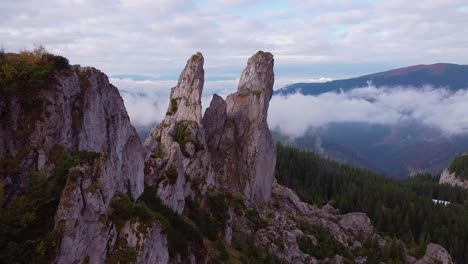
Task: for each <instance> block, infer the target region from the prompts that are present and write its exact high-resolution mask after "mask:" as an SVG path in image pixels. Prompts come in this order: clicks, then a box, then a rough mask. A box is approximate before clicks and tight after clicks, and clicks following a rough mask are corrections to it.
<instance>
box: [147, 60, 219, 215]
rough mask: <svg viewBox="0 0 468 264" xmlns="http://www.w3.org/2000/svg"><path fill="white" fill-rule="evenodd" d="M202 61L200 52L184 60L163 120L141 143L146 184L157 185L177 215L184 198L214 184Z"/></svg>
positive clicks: (164, 200)
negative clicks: (203, 119)
mask: <svg viewBox="0 0 468 264" xmlns="http://www.w3.org/2000/svg"><path fill="white" fill-rule="evenodd" d="M203 62H204V59H203V56H202V54H201V53H197V54H195V55H193V56H192V57H191V58H190V59H189V60H188V61H187V65H186V66H185V68H184V70H183V71H182V73H181V75H180V78H179V82H178V84H177V86H176V87H174V88H172V90H171V95H170V102H171V103H170V105H169V108H168V113H167V115H166V117H165V119H164V120H163V121H162V123H160V124H158V125H157V126H156V127H155V128H154V129H153V130H152V131H151V133H150V136H149V137H148V138H147V139H146V141H145V143H144V146H145V152H146V153H145V178H146V183H147V184H149V185H155V184H156V185H157V186H158V188H157V190H158V195H159V196H160V198H161V200H162V201H163V202H164V203H165V204H166V205H168V206H169V207H171V208H172V209H174V210H175V211H177V212H178V213H182V211H183V210H184V207H185V198H187V197H192V198H194V197H195V196H197V195H198V196H200V195H202V194H204V193H205V192H206V189H207V188H208V186H211V185H213V183H214V176H213V173H212V170H211V163H210V155H209V153H208V151H207V146H206V141H205V132H204V130H203V127H202V124H201V93H202V91H203V83H204V81H203V80H204V75H203V74H204V70H203ZM194 182H195V184H192V183H194ZM193 187H195V188H193Z"/></svg>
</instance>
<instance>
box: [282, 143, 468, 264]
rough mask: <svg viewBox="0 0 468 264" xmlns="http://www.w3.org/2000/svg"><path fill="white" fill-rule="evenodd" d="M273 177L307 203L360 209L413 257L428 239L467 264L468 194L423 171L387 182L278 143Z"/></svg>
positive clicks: (423, 247)
mask: <svg viewBox="0 0 468 264" xmlns="http://www.w3.org/2000/svg"><path fill="white" fill-rule="evenodd" d="M276 178H277V180H278V182H279V183H280V184H282V185H286V186H288V187H290V188H292V189H293V190H295V191H296V192H297V193H298V194H299V195H300V196H301V198H302V199H304V200H305V201H307V202H310V203H314V204H319V205H323V204H326V203H327V202H330V203H332V204H333V206H335V207H336V208H338V209H340V210H342V211H343V212H344V213H346V212H356V211H359V212H363V213H366V214H367V215H368V216H369V217H370V218H371V220H372V222H373V224H374V226H375V227H376V228H377V229H378V231H379V232H380V233H381V234H382V235H383V236H384V237H389V238H394V237H397V238H399V239H401V240H403V241H404V242H405V244H406V246H407V248H408V250H409V251H410V253H411V254H413V255H416V256H421V255H422V254H423V253H424V249H425V247H426V245H427V244H428V243H430V242H433V243H438V244H440V245H442V246H443V247H445V248H446V249H447V250H448V251H449V252H450V254H451V255H452V257H453V259H454V260H455V261H456V262H457V263H468V210H467V209H468V195H467V193H466V192H465V191H463V190H462V189H461V188H455V187H449V186H445V185H439V184H438V183H437V182H438V179H437V178H436V177H433V176H431V175H428V174H424V175H416V176H414V177H412V178H411V179H408V180H404V181H397V180H392V179H388V178H385V177H383V176H381V175H378V174H376V173H373V172H371V171H368V170H364V169H358V168H353V167H352V166H349V165H346V164H341V163H338V162H335V161H332V160H328V159H325V158H323V157H320V156H319V155H316V154H314V153H311V152H307V151H302V150H298V149H295V148H291V147H286V146H282V145H280V144H278V145H277V163H276ZM432 199H439V200H445V201H450V204H449V205H448V206H444V205H441V204H435V203H434V202H433V201H432Z"/></svg>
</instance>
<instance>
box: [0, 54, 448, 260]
mask: <svg viewBox="0 0 468 264" xmlns="http://www.w3.org/2000/svg"><path fill="white" fill-rule="evenodd" d="M203 64H204V58H203V56H202V54H201V53H197V54H194V55H193V56H192V57H191V58H190V59H189V60H188V61H187V65H186V67H185V68H184V70H183V71H182V73H181V75H180V77H179V82H178V84H177V85H176V86H175V87H174V88H172V90H171V95H170V98H169V100H170V105H169V107H168V111H167V114H166V117H165V119H164V120H163V121H162V122H161V123H160V124H158V125H157V126H155V128H154V129H153V130H152V131H151V133H150V136H149V137H148V139H147V140H146V141H145V143H144V145H143V146H142V145H141V143H140V141H139V139H138V136H137V134H136V132H135V130H134V128H133V127H132V126H131V125H130V122H129V118H128V115H127V113H126V111H125V108H124V106H123V101H122V99H121V97H120V96H119V94H118V91H117V89H116V88H115V87H114V86H112V85H111V84H110V83H109V81H108V79H107V77H106V76H105V75H104V74H103V73H101V72H99V71H98V70H96V69H93V68H82V67H79V66H67V67H63V69H62V70H60V71H55V72H54V75H53V76H51V78H50V80H49V82H47V83H46V84H44V87H42V88H40V89H38V90H37V91H38V92H37V94H34V98H37V99H38V102H39V103H37V102H36V103H35V104H33V105H40V107H37V108H34V109H36V110H38V111H36V112H34V113H32V112H31V111H29V110H28V109H26V106H25V105H24V104H22V103H18V102H19V101H21V102H23V101H24V100H25V97H24V96H23V95H21V94H15V93H10V92H8V90H1V92H2V93H4V94H5V95H7V96H3V97H1V98H0V110H1V111H0V114H1V115H2V123H1V126H0V136H1V137H0V139H1V140H2V144H1V145H0V157H1V159H2V160H1V163H0V165H1V166H0V169H2V178H1V180H2V186H4V190H5V197H6V203H7V206H6V208H8V207H9V205H11V204H14V205H16V204H17V197H20V198H24V193H26V194H27V193H28V192H34V189H35V188H32V187H34V186H32V184H31V183H35V182H37V180H35V181H32V180H31V179H33V178H31V176H30V175H29V174H30V172H31V171H33V172H34V175H36V176H38V177H39V178H40V179H42V181H40V182H41V183H42V184H44V182H45V183H55V182H57V184H56V185H53V186H54V188H53V190H55V191H54V192H57V196H58V197H57V198H56V199H55V200H54V201H56V204H54V206H55V207H56V208H52V209H53V211H52V213H53V214H52V215H50V219H49V220H48V222H47V221H46V222H45V223H49V225H51V229H52V230H51V232H50V234H51V237H48V236H45V237H46V238H47V239H46V238H44V240H41V241H40V243H37V245H35V249H34V250H35V251H34V252H35V253H34V254H36V255H38V254H39V255H38V256H40V254H46V253H47V252H48V251H49V250H45V251H44V249H43V247H44V245H47V246H48V247H49V248H51V249H52V250H50V251H53V254H51V255H50V256H48V258H44V260H48V262H55V263H233V262H234V263H252V262H254V263H345V262H349V261H352V262H357V263H365V262H366V261H367V260H368V256H367V255H366V252H367V251H366V250H367V249H368V247H370V246H372V247H373V249H374V250H377V251H379V250H384V249H387V248H388V247H390V246H393V245H390V243H389V242H388V241H386V240H385V239H384V238H382V237H381V236H380V235H379V234H377V233H376V232H375V230H374V228H373V227H372V225H371V222H370V220H369V218H368V217H367V216H366V215H365V214H362V213H351V214H346V215H341V214H340V213H339V212H338V211H337V210H335V209H333V207H331V206H330V205H327V206H324V207H322V208H318V207H316V206H313V205H310V204H307V203H304V202H302V201H301V200H300V199H299V197H298V196H297V195H296V194H295V193H294V192H293V191H292V190H290V189H288V188H286V187H283V186H281V185H278V184H277V183H275V182H274V167H275V148H274V143H273V140H272V137H271V134H270V131H269V129H268V124H267V113H268V106H269V101H270V99H271V96H272V91H273V90H272V88H273V82H274V74H273V64H274V60H273V55H272V54H270V53H267V52H261V51H260V52H258V53H256V54H255V55H253V56H252V57H251V58H250V59H249V60H248V63H247V67H246V68H245V70H244V71H243V72H242V75H241V78H240V81H239V86H238V90H237V91H236V92H235V93H233V94H231V95H229V96H228V97H227V98H226V100H223V98H221V97H219V96H217V95H214V96H213V100H212V102H211V104H210V106H209V107H208V108H207V110H206V113H205V115H204V116H203V117H202V113H201V111H202V107H201V94H202V90H203V84H204V70H203ZM0 85H2V83H1V82H0ZM0 87H1V88H2V89H3V86H0ZM25 120H26V121H29V122H28V123H26V122H25ZM12 160H13V161H15V162H17V164H13V165H14V166H12V165H11V163H12ZM5 164H6V165H5ZM39 196H40V195H39ZM15 197H16V198H15ZM34 197H35V196H34ZM26 198H28V197H26ZM0 201H1V202H3V201H2V200H0ZM46 205H47V206H49V207H50V203H47V204H46ZM49 211H50V210H49ZM21 216H22V218H21V219H24V216H28V214H27V213H24V214H22V215H21ZM26 219H27V217H26ZM33 223H35V222H34V221H33ZM8 224H12V223H8ZM12 225H13V224H12ZM47 234H49V233H47ZM43 242H44V243H45V244H44V243H43ZM41 243H42V244H41ZM399 245H401V244H399ZM38 252H39V253H38ZM44 252H46V253H44ZM47 254H48V253H47ZM415 261H418V262H417V263H437V261H442V263H451V259H450V255H449V254H448V253H447V252H446V251H445V250H444V249H443V248H441V247H439V246H436V245H430V246H428V249H427V251H426V256H424V257H423V258H422V259H420V260H416V259H415V258H411V257H408V258H407V262H408V263H413V262H415ZM45 262H47V261H45Z"/></svg>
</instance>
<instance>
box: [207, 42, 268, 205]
mask: <svg viewBox="0 0 468 264" xmlns="http://www.w3.org/2000/svg"><path fill="white" fill-rule="evenodd" d="M273 65H274V59H273V55H272V54H271V53H268V52H263V51H259V52H257V53H256V54H255V55H253V56H252V57H251V58H250V59H249V60H248V63H247V67H246V68H245V69H244V71H243V72H242V75H241V78H240V81H239V86H238V89H237V92H235V93H234V94H231V95H229V96H228V97H227V99H226V103H225V105H226V106H225V107H226V114H225V115H226V117H224V116H223V115H224V113H223V110H222V109H220V108H222V107H223V106H224V104H223V102H222V99H221V98H220V97H217V96H215V97H214V98H213V102H212V104H211V105H210V107H209V108H208V109H207V110H206V113H205V118H204V120H203V125H204V127H205V129H206V131H207V138H208V146H209V147H210V152H211V157H212V163H213V168H214V169H215V173H216V175H218V177H224V178H221V179H219V182H220V183H222V185H223V187H224V188H225V189H227V190H228V191H230V192H239V193H242V194H243V195H244V196H245V197H246V198H247V199H246V200H247V201H251V202H267V201H268V200H269V198H270V195H271V186H272V183H273V178H274V168H275V158H276V153H275V146H274V143H273V138H272V136H271V133H270V130H269V129H268V124H267V116H268V106H269V102H270V99H271V96H272V94H273V84H274V73H273ZM220 122H221V123H223V124H220Z"/></svg>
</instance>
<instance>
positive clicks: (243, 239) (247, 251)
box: [232, 230, 286, 264]
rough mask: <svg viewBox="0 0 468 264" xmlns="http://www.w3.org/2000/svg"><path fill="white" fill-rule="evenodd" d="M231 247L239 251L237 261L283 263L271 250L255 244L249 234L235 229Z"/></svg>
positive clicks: (252, 263) (253, 263)
mask: <svg viewBox="0 0 468 264" xmlns="http://www.w3.org/2000/svg"><path fill="white" fill-rule="evenodd" d="M232 247H233V248H234V249H235V250H237V251H238V252H239V255H240V256H239V257H238V258H239V263H249V264H262V263H271V264H285V263H286V262H285V261H282V260H280V259H278V258H277V257H275V256H274V254H272V253H271V252H269V251H268V250H266V249H263V248H261V247H258V246H257V245H255V243H254V241H253V240H252V238H251V236H249V235H248V234H244V233H242V232H239V231H237V230H233V233H232Z"/></svg>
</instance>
